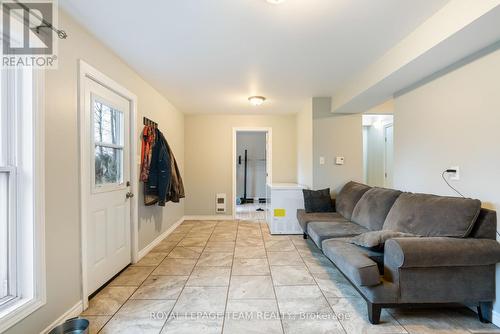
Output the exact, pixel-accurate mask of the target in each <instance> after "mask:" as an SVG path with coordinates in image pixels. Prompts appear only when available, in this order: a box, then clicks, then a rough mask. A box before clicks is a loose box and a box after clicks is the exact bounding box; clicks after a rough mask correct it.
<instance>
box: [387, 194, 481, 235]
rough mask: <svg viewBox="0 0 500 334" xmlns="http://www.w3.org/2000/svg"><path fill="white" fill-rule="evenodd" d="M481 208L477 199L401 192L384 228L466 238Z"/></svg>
mask: <svg viewBox="0 0 500 334" xmlns="http://www.w3.org/2000/svg"><path fill="white" fill-rule="evenodd" d="M480 210H481V202H480V201H479V200H476V199H470V198H458V197H445V196H436V195H428V194H412V193H403V194H401V195H400V196H399V197H398V199H397V200H396V202H395V203H394V205H393V206H392V208H391V211H389V214H388V215H387V218H386V220H385V222H384V226H383V229H384V230H391V231H398V232H405V233H413V234H417V235H420V236H424V237H456V238H465V237H467V236H468V235H469V233H470V232H471V230H472V228H473V226H474V223H475V221H476V219H477V216H478V215H479V211H480Z"/></svg>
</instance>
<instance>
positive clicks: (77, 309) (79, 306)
mask: <svg viewBox="0 0 500 334" xmlns="http://www.w3.org/2000/svg"><path fill="white" fill-rule="evenodd" d="M82 311H83V302H82V301H79V302H78V303H76V304H75V305H74V306H73V307H72V308H70V309H69V310H67V311H66V312H64V314H63V315H61V316H60V317H59V318H57V320H56V321H54V322H53V323H51V324H50V325H49V326H48V327H47V328H45V329H44V330H43V331H41V332H40V334H46V333H48V332H50V331H51V330H52V329H53V328H54V327H56V326H58V325H60V324H62V323H63V322H65V321H66V320H68V319H71V318H74V317H77V316H78V315H79V314H80V313H82Z"/></svg>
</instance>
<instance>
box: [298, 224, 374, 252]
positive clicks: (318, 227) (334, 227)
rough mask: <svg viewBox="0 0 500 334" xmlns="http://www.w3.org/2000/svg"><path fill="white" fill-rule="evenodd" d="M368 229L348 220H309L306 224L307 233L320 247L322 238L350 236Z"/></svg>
mask: <svg viewBox="0 0 500 334" xmlns="http://www.w3.org/2000/svg"><path fill="white" fill-rule="evenodd" d="M367 231H368V230H367V229H366V228H364V227H363V226H359V225H358V224H355V223H352V222H350V221H348V220H345V219H344V221H340V220H339V221H335V222H311V223H309V225H307V234H308V235H309V237H310V238H311V239H312V241H314V243H315V244H316V245H317V246H318V248H321V243H322V242H323V240H326V239H332V238H344V237H352V236H355V235H358V234H361V233H365V232H367Z"/></svg>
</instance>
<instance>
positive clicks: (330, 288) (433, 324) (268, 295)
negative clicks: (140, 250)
mask: <svg viewBox="0 0 500 334" xmlns="http://www.w3.org/2000/svg"><path fill="white" fill-rule="evenodd" d="M280 313H281V314H283V315H284V317H279V316H277V315H278V314H280ZM304 315H314V316H315V317H307V318H305V317H304ZM82 316H85V317H86V318H88V319H89V320H90V322H91V330H90V333H120V334H124V333H131V334H142V333H152V334H158V333H162V334H173V333H176V334H178V333H185V334H212V333H214V334H216V333H226V334H239V333H245V334H247V333H263V334H264V333H265V334H273V333H287V334H292V333H300V334H308V333H313V334H322V333H329V334H330V333H350V334H351V333H352V334H358V333H432V334H433V333H457V334H458V333H500V329H498V328H496V327H495V326H493V325H491V324H482V323H480V322H479V321H478V320H477V317H476V316H475V314H474V313H473V312H472V311H470V310H468V309H466V308H462V309H439V310H405V311H401V310H385V311H383V313H382V318H381V321H382V323H381V324H380V325H377V326H372V325H370V324H369V323H368V321H367V316H366V304H365V302H364V301H363V299H361V297H360V296H359V295H358V293H357V292H356V290H354V289H353V288H352V287H351V286H350V284H349V283H348V282H347V281H346V280H345V278H344V277H343V276H342V275H341V274H340V273H339V272H338V271H337V270H336V269H335V268H334V267H333V265H332V264H331V263H330V262H329V261H328V259H326V258H325V257H324V256H323V255H322V254H321V252H320V251H319V250H318V249H317V248H316V247H315V246H314V245H313V244H311V242H310V241H306V240H303V239H302V236H271V235H270V234H269V231H268V229H267V226H266V225H265V224H261V223H251V222H238V221H219V222H208V221H203V222H193V221H186V222H184V223H183V224H182V225H181V226H179V227H178V228H177V229H176V230H175V231H174V233H172V234H170V235H169V236H168V237H167V238H166V239H165V240H163V241H162V243H161V244H159V245H158V246H157V247H156V248H155V249H153V251H151V253H149V254H148V255H146V256H145V257H144V258H143V259H142V260H141V261H140V262H139V263H137V264H135V265H133V266H130V267H129V268H127V269H126V270H125V271H124V272H123V273H122V274H121V275H120V276H119V277H117V278H116V279H115V280H114V281H113V282H111V283H110V284H109V285H108V286H107V287H105V288H104V289H103V290H102V291H101V292H99V293H98V294H97V295H96V296H95V297H94V298H93V299H92V300H91V301H90V307H89V308H88V309H87V310H86V311H85V312H84V313H83V314H82Z"/></svg>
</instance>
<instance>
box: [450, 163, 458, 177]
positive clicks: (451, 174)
mask: <svg viewBox="0 0 500 334" xmlns="http://www.w3.org/2000/svg"><path fill="white" fill-rule="evenodd" d="M450 169H455V170H456V171H457V172H456V173H450V180H452V181H459V180H460V167H459V166H453V167H450Z"/></svg>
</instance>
